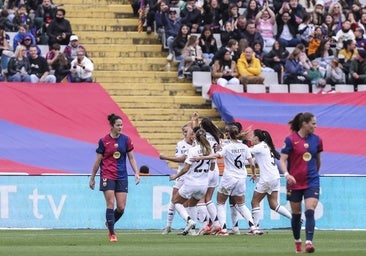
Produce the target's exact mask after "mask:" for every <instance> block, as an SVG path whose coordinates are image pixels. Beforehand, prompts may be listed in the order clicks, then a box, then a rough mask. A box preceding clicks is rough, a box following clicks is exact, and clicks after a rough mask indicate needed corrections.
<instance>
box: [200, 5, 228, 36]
mask: <svg viewBox="0 0 366 256" xmlns="http://www.w3.org/2000/svg"><path fill="white" fill-rule="evenodd" d="M203 9H204V12H203V23H204V24H208V25H210V28H211V30H212V32H213V33H220V32H221V25H220V23H221V20H222V12H223V11H222V10H223V9H222V8H221V7H220V4H219V1H218V0H210V1H208V2H207V1H205V3H204V5H203Z"/></svg>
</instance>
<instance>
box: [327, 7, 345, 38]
mask: <svg viewBox="0 0 366 256" xmlns="http://www.w3.org/2000/svg"><path fill="white" fill-rule="evenodd" d="M328 14H330V15H331V16H332V17H333V20H334V23H336V24H338V27H337V28H336V31H335V32H336V33H337V32H338V30H341V28H342V23H343V22H344V21H345V20H346V17H345V16H344V14H343V10H342V6H341V5H340V4H339V3H338V1H335V2H333V3H332V4H331V5H330V7H329V10H328Z"/></svg>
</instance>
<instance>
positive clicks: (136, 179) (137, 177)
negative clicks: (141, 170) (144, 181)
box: [135, 174, 140, 185]
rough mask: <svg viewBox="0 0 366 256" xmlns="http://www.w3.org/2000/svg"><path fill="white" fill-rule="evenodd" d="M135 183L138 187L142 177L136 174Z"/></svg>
mask: <svg viewBox="0 0 366 256" xmlns="http://www.w3.org/2000/svg"><path fill="white" fill-rule="evenodd" d="M135 183H136V185H137V184H139V183H140V175H139V174H135Z"/></svg>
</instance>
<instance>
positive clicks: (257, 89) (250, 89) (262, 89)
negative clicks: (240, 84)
mask: <svg viewBox="0 0 366 256" xmlns="http://www.w3.org/2000/svg"><path fill="white" fill-rule="evenodd" d="M246 88H247V93H266V86H265V85H264V84H247V86H246Z"/></svg>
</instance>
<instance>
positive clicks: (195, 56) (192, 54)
mask: <svg viewBox="0 0 366 256" xmlns="http://www.w3.org/2000/svg"><path fill="white" fill-rule="evenodd" d="M182 55H183V60H184V70H185V71H187V72H189V73H192V72H194V71H207V72H210V67H209V66H208V65H206V64H205V61H204V59H203V54H202V50H201V47H200V46H199V45H198V37H197V36H196V35H191V36H190V37H189V39H188V42H187V44H186V46H185V47H184V49H183V51H182Z"/></svg>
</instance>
